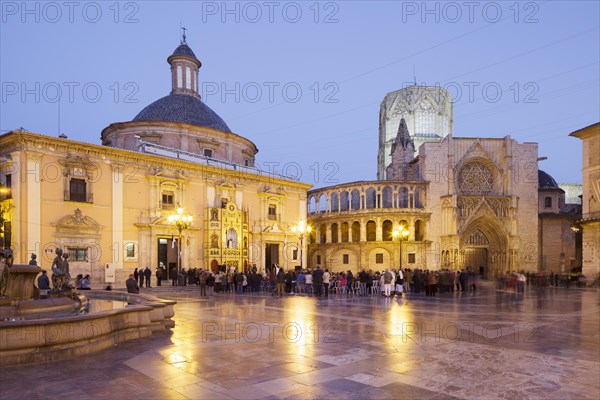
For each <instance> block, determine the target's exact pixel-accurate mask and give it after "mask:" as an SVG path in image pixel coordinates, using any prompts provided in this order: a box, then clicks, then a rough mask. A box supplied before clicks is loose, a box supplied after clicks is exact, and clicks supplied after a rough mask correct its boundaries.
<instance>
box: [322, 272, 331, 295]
mask: <svg viewBox="0 0 600 400" xmlns="http://www.w3.org/2000/svg"><path fill="white" fill-rule="evenodd" d="M330 280H331V274H330V273H329V269H327V268H325V272H324V273H323V286H324V287H325V297H329V282H330Z"/></svg>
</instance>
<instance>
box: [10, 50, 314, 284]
mask: <svg viewBox="0 0 600 400" xmlns="http://www.w3.org/2000/svg"><path fill="white" fill-rule="evenodd" d="M167 61H168V63H169V64H170V69H171V82H172V91H171V93H170V94H169V95H167V96H165V97H163V98H161V99H159V100H157V101H156V102H154V103H152V104H150V105H149V106H147V107H146V108H144V109H143V110H142V111H141V112H140V113H139V114H138V115H137V116H136V117H135V118H133V120H132V121H128V122H120V123H114V124H111V125H109V126H108V127H107V128H105V129H104V130H103V131H102V133H101V140H102V145H99V144H91V143H84V142H77V141H73V140H69V139H68V138H66V137H58V138H57V137H50V136H45V135H41V134H37V133H31V132H27V131H24V130H15V131H11V132H8V133H6V134H4V135H2V136H0V172H1V174H0V183H1V184H2V192H1V194H2V197H0V205H1V206H2V219H3V225H2V236H1V239H2V242H3V245H4V246H10V247H11V248H12V249H13V251H14V255H15V263H17V264H19V263H25V264H26V263H27V261H28V259H29V255H30V254H31V253H36V254H37V255H38V260H40V261H41V266H42V267H43V268H44V267H45V268H46V269H47V268H48V267H49V266H50V263H51V261H52V259H53V258H54V251H55V249H56V248H58V247H60V248H62V249H64V250H65V252H68V253H69V254H70V268H71V275H72V276H75V275H76V274H79V273H81V274H83V275H85V274H90V275H91V277H92V285H93V286H95V287H100V285H104V284H105V283H107V282H109V278H107V276H108V274H107V271H111V274H113V275H114V276H115V278H114V279H115V280H116V285H120V286H122V285H124V281H125V279H126V278H127V276H128V275H129V274H130V273H132V272H133V270H134V269H135V268H145V267H147V266H148V267H150V269H151V270H152V271H153V273H154V271H155V269H156V268H157V267H158V266H159V265H163V266H165V268H164V271H162V272H163V277H167V276H169V275H170V273H171V272H172V271H173V270H177V269H181V268H185V269H188V268H194V267H201V268H208V269H212V270H216V269H217V268H224V267H228V268H235V269H237V270H245V269H248V268H251V267H254V266H256V267H257V269H258V270H259V271H261V270H265V269H269V268H270V267H271V266H272V265H273V264H279V265H282V266H284V267H286V268H287V267H290V268H291V267H293V266H294V265H295V264H300V262H301V260H299V259H298V255H299V254H302V251H300V252H298V246H300V238H299V237H297V235H295V234H294V233H293V232H292V229H291V227H292V226H294V225H296V224H298V222H299V221H303V220H305V218H306V191H307V190H308V189H309V188H310V185H307V184H304V183H301V182H298V181H296V180H293V179H289V178H286V177H284V176H279V175H276V174H273V173H265V172H263V171H261V170H259V169H258V168H256V167H255V155H256V153H257V152H258V149H257V147H256V145H255V144H254V143H253V142H252V141H250V140H249V139H247V138H245V137H243V136H240V135H237V134H235V133H233V132H232V131H231V130H230V129H229V127H228V126H227V124H226V123H225V122H224V121H223V120H222V119H221V118H220V117H219V116H218V115H217V114H216V113H215V112H214V111H213V110H211V109H210V108H209V107H208V106H206V105H205V104H204V103H203V102H202V101H201V99H200V95H199V93H198V82H199V69H200V66H201V63H200V61H199V60H198V59H197V58H196V56H195V54H194V52H193V51H192V50H191V48H190V47H189V46H188V45H187V43H185V40H183V41H182V42H181V44H180V45H179V46H178V47H177V49H176V50H175V51H174V53H173V54H171V55H170V56H169V57H168V59H167ZM178 211H179V212H180V213H181V212H183V213H184V214H185V215H186V217H187V216H188V215H189V217H187V218H189V219H190V220H191V223H189V224H187V225H186V226H185V227H182V230H181V232H180V231H179V229H178V227H177V226H176V225H175V224H174V223H173V220H172V219H169V217H171V216H174V215H176V214H177V213H178ZM188 222H189V221H188ZM304 254H306V253H304Z"/></svg>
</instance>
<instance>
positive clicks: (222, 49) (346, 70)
mask: <svg viewBox="0 0 600 400" xmlns="http://www.w3.org/2000/svg"><path fill="white" fill-rule="evenodd" d="M599 4H600V2H598V1H541V2H536V1H519V2H517V1H497V2H479V1H465V2H460V1H458V2H446V1H445V2H435V1H431V2H422V1H415V2H413V1H337V2H334V1H322V2H316V1H307V2H301V1H290V2H280V1H257V2H252V1H250V2H247V1H245V2H236V1H231V2H222V1H204V2H200V1H199V2H193V1H181V2H177V1H169V2H167V1H126V2H116V1H107V2H101V1H97V2H86V1H83V2H79V1H72V2H68V1H64V2H62V1H56V2H36V1H30V2H22V1H2V2H1V4H0V6H1V24H0V82H1V85H2V87H1V99H0V107H1V109H0V130H1V131H0V134H1V133H5V132H7V131H10V130H12V129H16V128H19V127H23V128H24V129H26V130H28V131H31V132H37V133H41V134H46V135H51V136H57V135H58V134H59V133H64V134H66V135H67V136H68V137H69V138H70V139H74V140H79V141H84V142H89V143H95V144H100V133H101V131H102V129H103V128H105V127H106V126H108V125H109V124H111V123H114V122H124V121H130V120H132V119H133V118H134V117H135V116H136V115H137V113H139V112H140V111H141V110H142V109H143V108H144V107H145V106H146V105H148V104H150V103H152V102H153V101H155V100H157V99H159V98H161V97H163V96H165V95H167V94H169V92H170V89H171V88H170V85H171V81H170V70H169V65H168V64H167V62H166V59H167V57H168V56H169V55H170V54H171V53H172V52H173V50H175V48H176V47H177V46H178V45H179V42H180V39H181V30H180V27H181V26H184V27H185V28H186V29H187V31H186V32H187V43H188V44H189V46H190V47H191V48H192V49H193V51H194V52H195V54H196V56H197V57H198V58H199V59H200V60H201V62H202V64H203V65H202V68H201V69H200V74H199V80H200V92H201V95H202V99H203V101H204V102H205V103H206V104H207V105H208V106H209V107H211V108H212V109H213V110H214V111H216V112H217V113H218V114H219V115H220V116H221V117H222V118H223V119H224V120H225V122H226V123H227V124H228V125H229V127H230V128H231V130H232V131H233V132H235V133H237V134H239V135H242V136H244V137H246V138H248V139H250V140H252V141H253V142H254V143H255V144H256V145H257V147H258V149H259V153H258V154H257V159H256V161H257V164H258V166H259V167H261V168H263V169H271V170H273V171H275V172H278V173H284V174H288V175H295V176H296V177H298V178H299V179H300V180H301V181H303V182H306V183H309V184H312V185H314V186H315V187H322V186H328V185H332V184H336V183H344V182H352V181H358V180H374V179H376V170H377V148H378V126H379V123H378V120H379V106H380V103H381V101H382V100H383V98H384V96H385V95H386V94H387V93H389V92H392V91H395V90H398V89H401V88H403V87H406V86H408V85H410V84H412V82H415V81H416V82H417V83H418V84H422V85H430V86H434V85H440V86H442V87H444V88H446V89H447V90H448V91H449V92H450V93H451V94H452V95H453V97H454V129H453V131H454V136H456V137H482V138H485V137H503V136H506V135H510V136H511V137H513V138H514V139H516V140H517V141H519V142H537V143H539V157H547V160H544V161H540V163H539V167H540V169H543V170H545V171H546V172H548V173H550V174H551V175H552V176H553V177H554V178H555V179H556V180H557V181H558V182H572V183H580V182H581V142H580V141H579V139H576V138H573V137H569V133H571V132H573V131H575V130H577V129H580V128H583V127H585V126H588V125H590V124H593V123H595V122H598V121H600V83H599V79H600V66H599V59H600V30H599V21H600V6H599Z"/></svg>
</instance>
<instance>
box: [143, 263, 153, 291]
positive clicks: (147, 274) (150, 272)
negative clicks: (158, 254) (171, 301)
mask: <svg viewBox="0 0 600 400" xmlns="http://www.w3.org/2000/svg"><path fill="white" fill-rule="evenodd" d="M144 277H145V278H146V287H147V288H151V287H152V286H150V278H151V277H152V271H150V268H148V267H146V269H145V270H144Z"/></svg>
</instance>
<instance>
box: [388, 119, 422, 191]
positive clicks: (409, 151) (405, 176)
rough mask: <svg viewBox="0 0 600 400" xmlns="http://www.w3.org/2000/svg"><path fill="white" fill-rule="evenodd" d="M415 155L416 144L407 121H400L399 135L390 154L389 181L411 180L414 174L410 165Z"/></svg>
mask: <svg viewBox="0 0 600 400" xmlns="http://www.w3.org/2000/svg"><path fill="white" fill-rule="evenodd" d="M414 154H415V144H414V142H413V139H412V138H411V137H410V133H409V132H408V127H407V126H406V120H405V119H404V118H402V119H401V120H400V126H399V127H398V134H397V135H396V140H394V142H393V143H392V150H391V153H390V156H391V159H392V160H391V164H390V165H388V166H387V168H386V177H385V178H386V179H387V180H399V181H400V180H411V179H412V174H411V173H410V171H409V167H408V164H409V163H410V162H411V160H412V159H413V157H414Z"/></svg>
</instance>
